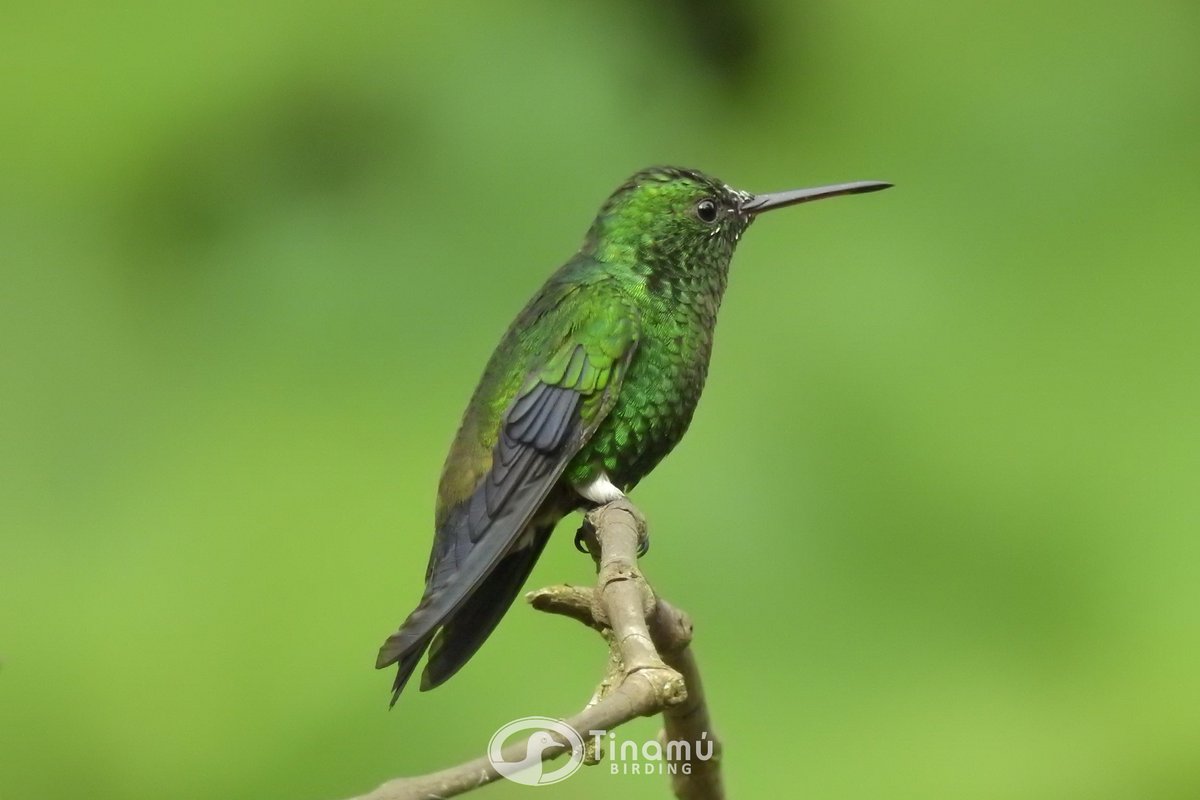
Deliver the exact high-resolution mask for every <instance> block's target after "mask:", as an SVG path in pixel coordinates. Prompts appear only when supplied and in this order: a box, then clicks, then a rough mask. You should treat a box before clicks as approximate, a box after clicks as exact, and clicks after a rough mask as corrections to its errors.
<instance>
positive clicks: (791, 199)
mask: <svg viewBox="0 0 1200 800" xmlns="http://www.w3.org/2000/svg"><path fill="white" fill-rule="evenodd" d="M891 187H892V184H890V183H884V182H882V181H855V182H854V183H835V184H834V185H832V186H818V187H816V188H815V189H792V190H791V191H788V192H772V193H771V194H756V195H754V196H753V197H751V198H750V199H749V200H747V201H746V202H744V203H742V207H741V210H742V212H743V213H746V214H761V213H762V212H764V211H770V210H771V209H774V208H783V207H785V206H794V205H796V204H797V203H807V202H809V201H810V200H824V199H825V198H826V197H837V196H838V195H842V194H862V193H864V192H878V191H879V190H881V189H890V188H891Z"/></svg>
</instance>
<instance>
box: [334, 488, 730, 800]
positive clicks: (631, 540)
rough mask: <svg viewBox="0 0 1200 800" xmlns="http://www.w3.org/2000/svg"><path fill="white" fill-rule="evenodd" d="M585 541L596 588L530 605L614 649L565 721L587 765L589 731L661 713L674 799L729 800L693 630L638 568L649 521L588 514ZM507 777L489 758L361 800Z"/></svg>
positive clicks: (537, 598)
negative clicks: (704, 748) (702, 749)
mask: <svg viewBox="0 0 1200 800" xmlns="http://www.w3.org/2000/svg"><path fill="white" fill-rule="evenodd" d="M579 539H580V541H582V542H583V544H584V545H585V547H586V548H587V550H588V552H589V553H590V554H591V556H592V558H593V560H594V561H595V562H596V573H597V574H596V585H595V586H594V587H590V586H571V585H568V584H561V585H557V586H549V587H546V588H544V589H538V590H537V591H534V592H530V593H529V594H527V595H526V600H527V601H528V602H529V603H530V604H531V605H532V606H533V607H534V608H535V609H537V610H539V611H544V612H546V613H549V614H557V615H559V616H564V617H569V618H571V619H574V620H577V621H579V622H581V623H583V624H584V625H587V626H588V627H590V628H592V629H593V630H596V631H598V632H599V633H600V634H601V635H602V636H603V637H604V639H605V640H606V642H607V643H608V646H609V657H608V660H607V665H606V669H605V674H604V677H603V679H602V680H601V681H600V684H599V686H598V687H597V688H596V690H595V692H593V694H592V696H591V698H590V699H589V700H588V702H587V703H586V704H585V706H584V708H583V710H582V711H580V712H579V713H578V714H576V715H575V716H574V717H571V718H570V719H568V720H566V723H567V724H568V725H570V726H571V727H572V728H574V729H575V730H576V731H578V732H579V733H580V735H581V736H582V737H583V738H584V741H585V742H586V743H587V752H585V756H584V758H585V763H597V762H598V761H599V760H600V758H601V756H602V754H601V753H598V752H595V746H594V741H595V740H594V739H593V738H591V737H589V732H590V731H596V730H604V731H611V730H613V729H615V728H617V727H618V726H620V725H622V724H624V723H626V722H629V721H630V720H632V719H635V718H637V717H644V716H650V715H653V714H658V713H661V714H662V715H663V730H662V732H661V733H660V734H659V744H660V746H661V748H662V752H663V753H664V754H665V757H666V759H667V767H668V769H667V770H666V771H667V772H668V773H669V774H670V776H671V788H672V790H673V792H674V794H675V796H676V797H677V798H679V800H723V798H724V797H725V792H724V787H723V785H722V781H721V770H720V761H721V758H720V756H721V745H720V742H719V741H718V740H717V739H716V736H715V735H714V734H713V731H712V721H711V719H710V717H709V713H708V707H707V705H706V703H705V700H704V689H703V686H702V685H701V682H700V672H699V668H698V666H697V664H696V659H695V656H694V655H693V654H692V651H691V647H690V645H691V641H692V623H691V620H690V619H689V618H688V616H687V614H685V613H684V612H682V611H680V610H679V609H677V608H675V607H674V606H672V605H670V604H669V603H668V602H667V601H665V600H663V599H662V598H659V597H657V596H656V595H655V594H654V591H653V590H652V589H651V588H650V585H649V583H648V582H647V581H646V579H645V577H644V576H643V575H642V572H641V570H640V569H639V566H638V553H639V552H644V551H643V550H641V547H642V546H643V545H644V543H645V541H646V522H645V518H644V517H643V516H642V514H641V512H640V511H638V509H637V508H636V507H635V506H634V505H633V504H632V503H630V502H629V501H628V500H625V499H620V500H615V501H613V502H611V503H608V504H606V505H603V506H600V507H598V508H595V509H593V510H592V511H590V512H588V514H587V516H586V518H585V521H584V526H583V528H582V529H581V530H580V536H579ZM701 741H705V742H706V743H709V742H710V743H711V745H708V746H709V747H710V748H711V750H710V752H711V753H712V757H711V758H703V757H699V756H698V750H699V747H698V746H697V744H698V743H699V742H701ZM527 743H528V740H521V741H516V742H513V743H511V744H509V745H508V746H507V747H505V748H504V751H503V756H504V758H505V759H506V760H513V761H515V760H517V759H519V758H520V757H521V756H523V755H524V754H525V752H526V745H527ZM674 743H678V745H676V746H672V745H673V744H674ZM684 745H686V746H684ZM569 749H570V748H569V746H568V745H567V744H566V743H563V744H560V745H559V746H557V747H551V748H547V749H546V750H544V751H543V758H544V759H545V760H550V759H552V758H555V757H557V756H559V755H562V754H563V753H565V752H567V751H568V750H569ZM499 777H500V775H499V774H498V773H497V772H496V770H495V768H494V767H493V766H492V765H491V763H490V762H489V761H488V760H487V758H479V759H475V760H473V761H469V762H467V763H465V764H460V765H458V766H456V767H450V768H449V769H445V770H441V771H439V772H434V773H430V774H428V775H421V776H415V777H410V778H396V779H394V780H391V781H388V782H387V783H384V784H383V785H382V786H380V787H379V788H377V789H375V790H374V791H373V792H370V793H368V794H365V795H362V796H361V797H359V798H356V800H417V799H418V798H420V799H421V800H432V799H433V798H445V797H451V796H454V795H458V794H461V793H463V792H467V791H470V790H472V789H476V788H479V787H480V786H484V785H486V784H488V783H491V782H493V781H495V780H497V779H498V778H499Z"/></svg>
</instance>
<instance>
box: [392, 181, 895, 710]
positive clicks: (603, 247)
mask: <svg viewBox="0 0 1200 800" xmlns="http://www.w3.org/2000/svg"><path fill="white" fill-rule="evenodd" d="M889 186H891V184H888V183H881V182H878V181H861V182H857V183H843V184H837V185H833V186H822V187H818V188H815V189H797V190H792V191H786V192H777V193H773V194H757V195H755V194H750V193H749V192H743V191H739V190H737V189H734V188H732V187H730V186H728V185H726V184H724V183H722V182H721V181H719V180H717V179H715V178H712V177H710V176H708V175H705V174H703V173H701V172H698V171H696V170H690V169H680V168H675V167H652V168H650V169H646V170H643V171H641V172H638V173H637V174H635V175H634V176H632V177H631V178H629V180H627V181H625V183H623V184H621V186H620V187H618V188H617V190H616V191H615V192H613V194H612V195H611V196H610V197H609V198H608V200H607V201H606V202H605V203H604V205H603V207H601V209H600V212H599V214H598V215H597V216H596V219H595V221H594V222H593V223H592V226H591V228H590V229H589V230H588V233H587V236H586V237H585V238H584V241H583V246H582V247H581V248H580V249H579V252H578V253H576V254H575V255H574V256H573V257H572V258H571V259H570V260H569V261H567V263H566V264H564V265H563V266H562V267H561V268H560V269H559V270H558V271H557V272H555V273H554V274H553V275H551V276H550V279H549V280H548V281H546V283H545V285H543V286H542V288H541V289H540V290H539V291H538V292H537V294H535V295H534V296H533V299H531V300H530V301H529V303H528V304H526V306H525V308H524V309H523V310H522V311H521V313H520V314H519V315H518V316H517V318H516V320H515V321H514V322H513V323H512V325H511V326H510V327H509V329H508V331H507V332H506V333H505V334H504V338H503V339H501V341H500V345H499V346H498V347H497V348H496V351H495V352H494V353H493V354H492V357H491V360H490V361H488V365H487V368H486V369H485V370H484V373H483V378H482V379H481V380H480V382H479V386H478V387H477V388H476V389H475V394H474V396H473V397H472V398H471V402H470V404H469V405H468V406H467V410H466V413H464V414H463V419H462V425H461V427H460V428H459V431H458V435H457V437H456V438H455V439H454V443H453V444H452V445H451V447H450V454H449V456H447V458H446V464H445V467H444V468H443V470H442V477H441V483H440V484H439V487H438V498H437V510H436V514H435V529H436V530H435V533H434V538H433V552H432V553H431V554H430V557H429V566H428V568H427V569H426V571H425V591H424V594H423V595H422V597H421V600H420V603H419V604H418V605H417V607H416V609H414V610H413V612H412V613H411V614H409V615H408V618H407V619H406V620H405V621H404V624H402V625H401V626H400V629H399V630H398V631H397V632H396V633H394V634H392V635H391V636H390V637H388V639H387V641H386V642H384V644H383V646H382V647H381V648H380V649H379V657H378V659H377V660H376V663H375V665H376V667H378V668H380V669H382V668H384V667H387V666H390V665H392V664H396V665H398V667H399V669H398V671H397V673H396V680H395V682H394V683H393V685H392V704H393V705H394V704H395V702H396V700H397V698H399V696H400V692H401V691H403V689H404V686H405V684H406V683H407V682H408V679H409V676H411V675H412V673H413V670H414V669H415V668H416V666H417V663H418V662H419V661H420V659H421V656H422V654H423V653H425V651H426V650H428V651H429V660H428V663H427V664H426V666H425V671H424V673H423V675H422V678H421V690H422V691H424V690H427V689H431V688H433V687H435V686H438V685H440V684H442V683H443V682H445V681H446V680H447V679H449V678H450V677H451V676H452V675H454V673H455V672H457V671H458V670H459V668H461V667H462V666H463V664H465V663H466V662H467V660H468V659H470V658H471V656H472V655H474V654H475V652H476V651H477V650H478V649H479V647H480V645H482V644H483V642H484V640H485V639H487V637H488V636H489V635H490V634H491V633H492V631H493V630H494V629H495V627H496V625H497V624H498V623H499V622H500V618H501V617H502V616H504V614H505V612H506V611H507V610H508V608H509V606H511V605H512V602H513V600H514V599H515V598H516V596H517V594H518V592H519V591H520V589H521V586H522V585H523V584H524V583H525V580H526V579H527V578H528V577H529V573H530V571H531V570H532V569H533V565H534V562H536V561H537V559H538V556H539V555H541V553H542V550H543V548H545V546H546V541H547V540H548V539H549V537H550V533H551V531H553V530H554V526H555V525H556V524H557V523H558V521H559V520H560V519H562V518H563V517H564V516H566V515H567V514H569V513H571V512H573V511H575V510H578V509H581V508H589V507H592V506H595V505H599V504H603V503H607V502H610V501H612V500H615V499H618V498H620V497H623V496H624V495H625V493H626V492H628V491H629V490H630V489H632V488H633V487H634V486H636V485H637V483H638V482H639V481H640V480H641V479H642V478H643V477H645V476H646V475H647V474H648V473H649V472H650V471H651V470H652V469H654V467H655V466H656V465H657V464H658V463H659V461H661V460H662V458H663V457H664V456H665V455H667V453H669V452H670V451H671V449H672V448H674V447H675V445H676V444H677V443H678V442H679V440H680V439H681V438H682V437H683V434H684V432H685V431H686V430H687V427H688V423H690V422H691V419H692V413H693V412H694V411H695V410H696V403H697V401H698V400H699V399H700V392H701V390H702V389H703V388H704V379H705V376H706V375H707V373H708V361H709V355H710V353H711V352H712V342H713V330H714V328H715V326H716V322H717V309H718V307H719V306H720V304H721V297H722V295H723V294H724V293H725V283H726V279H727V277H728V274H729V261H730V258H731V257H732V255H733V250H734V248H735V247H736V246H737V243H738V240H739V239H740V238H741V236H742V233H743V232H745V230H746V228H747V227H749V225H750V223H751V222H753V221H754V220H755V219H756V218H757V217H758V215H759V214H762V213H763V212H766V211H771V210H773V209H777V208H784V207H786V206H791V205H795V204H797V203H805V202H808V201H810V200H819V199H823V198H826V197H836V196H838V195H844V194H857V193H861V192H874V191H878V190H880V189H886V188H888V187H889Z"/></svg>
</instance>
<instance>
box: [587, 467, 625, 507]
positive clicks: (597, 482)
mask: <svg viewBox="0 0 1200 800" xmlns="http://www.w3.org/2000/svg"><path fill="white" fill-rule="evenodd" d="M575 491H577V492H579V494H581V495H583V497H584V498H585V499H587V500H591V501H592V502H593V503H596V504H597V505H604V504H605V503H611V502H612V501H613V500H621V499H622V498H624V497H625V493H624V492H622V491H621V490H620V489H618V488H617V487H616V486H613V485H612V481H610V480H609V479H608V476H607V475H605V474H604V473H603V472H601V473H600V474H599V475H597V476H596V477H595V478H593V479H592V481H591V483H587V484H584V485H583V486H578V485H577V486H576V487H575Z"/></svg>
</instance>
